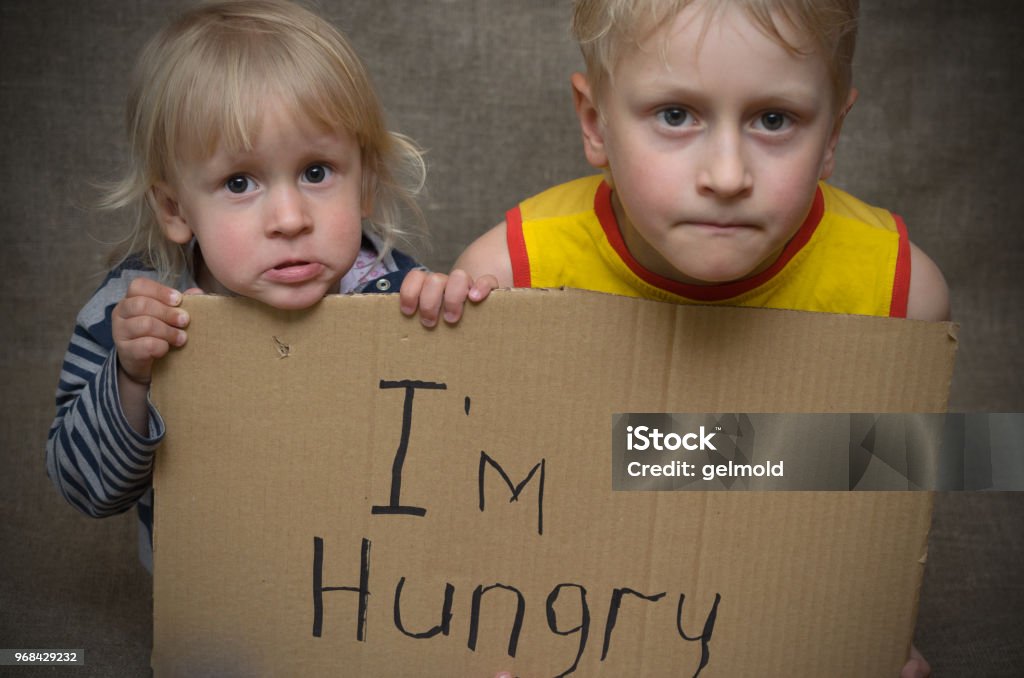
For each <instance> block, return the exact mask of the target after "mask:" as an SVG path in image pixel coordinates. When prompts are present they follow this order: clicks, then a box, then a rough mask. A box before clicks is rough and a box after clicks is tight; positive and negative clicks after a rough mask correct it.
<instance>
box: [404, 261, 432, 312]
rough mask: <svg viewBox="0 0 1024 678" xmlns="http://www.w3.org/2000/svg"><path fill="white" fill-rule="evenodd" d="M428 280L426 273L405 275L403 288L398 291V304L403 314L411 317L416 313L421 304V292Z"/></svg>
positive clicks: (411, 272) (413, 272) (418, 271)
mask: <svg viewBox="0 0 1024 678" xmlns="http://www.w3.org/2000/svg"><path fill="white" fill-rule="evenodd" d="M426 278H427V272H426V271H420V270H415V271H409V272H408V273H406V274H405V280H403V281H402V288H401V289H400V290H398V304H399V307H400V308H401V309H402V313H403V314H405V315H408V316H411V315H413V314H414V313H416V308H417V307H418V306H419V303H420V290H422V289H423V282H424V281H425V280H426Z"/></svg>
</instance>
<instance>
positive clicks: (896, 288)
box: [889, 214, 910, 318]
mask: <svg viewBox="0 0 1024 678" xmlns="http://www.w3.org/2000/svg"><path fill="white" fill-rule="evenodd" d="M892 217H893V219H895V220H896V231H897V232H898V233H899V235H900V241H899V243H900V244H899V249H898V250H897V251H896V273H895V274H894V275H893V279H892V301H891V302H890V304H889V317H890V318H906V317H907V302H908V301H909V300H910V237H909V236H908V235H907V225H906V224H905V223H903V217H901V216H899V215H897V214H893V215H892Z"/></svg>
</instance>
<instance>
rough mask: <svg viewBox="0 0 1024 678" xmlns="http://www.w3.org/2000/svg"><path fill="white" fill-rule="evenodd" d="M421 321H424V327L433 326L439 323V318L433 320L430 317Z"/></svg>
mask: <svg viewBox="0 0 1024 678" xmlns="http://www.w3.org/2000/svg"><path fill="white" fill-rule="evenodd" d="M420 322H422V323H423V326H424V327H433V326H434V325H436V324H437V320H431V319H430V318H422V319H421V320H420Z"/></svg>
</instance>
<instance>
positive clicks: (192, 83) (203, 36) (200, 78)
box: [46, 0, 478, 569]
mask: <svg viewBox="0 0 1024 678" xmlns="http://www.w3.org/2000/svg"><path fill="white" fill-rule="evenodd" d="M127 123H128V134H129V139H130V145H131V163H130V168H129V171H128V172H127V174H126V176H125V177H124V178H123V180H122V181H121V182H120V183H119V184H118V185H116V186H115V187H114V188H113V189H112V190H111V191H110V193H109V194H108V195H107V196H106V201H105V205H106V206H107V207H112V208H126V209H128V210H130V211H131V214H132V216H133V219H134V228H133V231H132V235H131V238H130V240H129V242H128V245H127V247H126V248H125V250H124V252H123V253H122V254H121V255H120V256H118V257H117V258H116V264H115V266H114V269H113V270H112V271H111V272H110V274H109V275H108V276H107V278H106V280H105V281H104V282H103V284H102V285H101V286H100V288H99V290H97V292H96V293H95V294H94V295H93V297H92V299H90V300H89V302H88V303H87V304H86V305H85V307H84V308H83V309H82V311H81V312H80V313H79V315H78V319H77V323H76V326H75V330H74V334H73V336H72V338H71V343H70V346H69V347H68V351H67V354H66V355H65V358H64V364H63V367H62V370H61V377H60V383H59V385H58V388H57V416H56V418H55V419H54V422H53V425H52V426H51V428H50V432H49V438H48V441H47V445H46V460H47V471H48V473H49V475H50V478H51V479H52V480H53V482H54V483H55V484H56V486H57V488H58V490H59V491H60V493H61V494H62V495H63V496H64V497H65V499H67V500H68V501H69V502H70V503H71V504H72V505H73V506H75V507H76V508H77V509H79V510H80V511H82V512H84V513H86V514H88V515H91V516H96V517H100V516H108V515H112V514H116V513H121V512H123V511H126V510H128V509H129V508H131V507H132V506H136V507H137V508H138V514H139V520H140V527H141V529H140V542H139V546H140V557H141V559H142V561H143V563H144V564H145V565H146V566H147V567H148V568H150V569H151V567H152V541H151V540H152V536H151V530H152V510H153V509H152V507H153V504H152V492H151V487H150V485H151V474H152V467H153V454H154V451H155V450H156V448H157V446H158V445H159V443H160V441H161V439H162V438H163V435H164V423H163V421H162V420H161V418H160V415H159V413H158V412H157V411H156V409H155V408H154V407H153V405H152V404H151V403H150V402H149V397H148V394H149V385H150V376H151V374H152V369H153V363H154V362H155V361H156V360H159V359H160V358H161V357H163V356H164V355H165V354H166V353H167V352H168V351H169V350H170V349H171V347H178V346H181V345H183V344H184V343H185V341H186V333H185V328H186V327H187V326H188V323H189V318H188V314H187V313H186V312H185V311H184V310H182V309H181V308H179V305H180V303H181V299H182V293H183V292H185V293H189V292H192V293H198V292H202V291H206V292H213V293H220V294H230V295H243V296H247V297H251V298H253V299H258V300H260V301H262V302H264V303H266V304H269V305H271V306H274V307H277V308H283V309H301V308H306V307H308V306H312V305H313V304H315V303H317V301H319V300H320V299H321V298H322V297H323V296H324V295H325V294H331V293H342V294H345V293H350V292H387V291H393V292H397V291H398V289H399V287H400V285H401V283H402V280H403V278H404V277H405V275H406V274H407V273H408V272H410V271H414V270H416V271H419V270H420V269H421V267H420V266H418V265H417V264H416V262H414V261H413V260H412V259H411V258H409V257H408V256H406V255H405V254H402V253H401V252H399V251H397V250H395V249H393V244H394V243H395V241H396V239H397V238H398V236H399V235H401V234H402V231H401V229H400V227H399V223H398V220H399V216H400V213H401V210H402V208H403V207H406V208H408V209H410V210H412V212H413V213H414V214H416V215H417V216H418V215H419V212H418V211H417V210H416V205H415V202H414V198H415V196H416V194H417V192H418V191H419V189H420V187H421V186H422V184H423V179H424V165H423V161H422V159H421V157H420V154H419V152H418V150H417V149H416V147H415V146H414V145H413V144H412V143H410V141H409V140H407V139H406V138H404V137H402V136H401V135H398V134H395V133H392V132H389V131H388V130H387V129H385V127H384V123H383V114H382V111H381V108H380V105H379V103H378V101H377V97H376V95H375V93H374V91H373V89H372V87H371V85H370V82H369V79H368V77H367V74H366V72H365V70H364V67H363V65H362V63H361V62H360V60H359V58H358V57H357V56H356V54H355V53H354V52H353V51H352V48H351V47H350V46H349V44H348V42H347V41H346V40H345V38H344V37H343V36H342V35H341V34H340V33H339V32H338V31H337V30H336V29H335V28H333V27H332V26H330V25H329V24H328V23H327V22H325V21H324V20H323V19H321V18H320V17H318V16H316V15H314V14H312V13H311V12H309V11H308V10H305V9H303V8H301V7H299V6H297V5H294V4H292V3H290V2H288V1H286V0H252V1H248V0H246V1H238V0H225V1H222V2H216V3H211V4H204V5H200V6H199V7H197V8H195V9H193V10H191V11H189V12H187V13H186V14H184V15H183V16H182V17H181V18H179V19H178V20H177V21H175V22H174V23H172V24H170V25H169V26H167V27H166V28H165V29H164V30H163V31H162V32H160V33H159V34H158V35H157V36H155V37H154V38H153V40H151V41H150V43H149V44H148V45H147V46H146V48H145V49H144V51H143V52H142V55H141V57H140V58H139V61H138V65H137V68H136V71H135V74H134V80H133V85H132V88H131V93H130V95H129V98H128V107H127ZM417 279H418V280H419V281H423V284H422V285H420V286H419V288H420V289H422V290H423V295H422V296H420V297H419V298H418V306H419V307H420V308H421V315H422V317H423V320H424V322H425V324H431V322H432V320H431V319H436V317H437V315H438V311H439V308H440V306H441V304H442V302H444V305H445V308H446V309H449V307H454V308H455V309H456V312H455V313H454V314H453V313H452V312H451V311H450V310H448V311H447V312H446V316H447V317H448V319H449V320H453V321H454V320H457V319H458V315H459V313H461V309H462V303H463V302H464V301H465V299H466V294H467V293H468V291H469V290H470V288H471V287H472V284H471V281H469V280H468V279H467V278H465V277H464V276H460V277H459V278H458V279H455V278H453V279H452V280H451V281H445V280H444V277H443V276H442V277H440V280H441V281H442V284H441V285H440V286H438V285H437V284H435V282H433V281H432V279H431V278H430V277H429V276H426V275H424V274H422V273H417ZM445 283H447V289H445ZM475 294H477V295H478V293H475Z"/></svg>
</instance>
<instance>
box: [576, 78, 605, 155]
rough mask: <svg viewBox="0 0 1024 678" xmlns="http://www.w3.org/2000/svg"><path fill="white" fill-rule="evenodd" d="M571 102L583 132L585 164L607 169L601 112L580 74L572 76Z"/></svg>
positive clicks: (588, 85)
mask: <svg viewBox="0 0 1024 678" xmlns="http://www.w3.org/2000/svg"><path fill="white" fill-rule="evenodd" d="M571 81H572V100H573V104H574V105H575V106H576V117H577V118H579V121H580V130H581V131H582V132H583V152H584V154H585V155H586V156H587V162H589V163H590V164H591V165H593V166H594V167H596V168H598V169H606V168H607V167H608V154H607V153H606V152H605V147H604V131H603V129H602V125H601V112H600V110H598V108H597V103H596V102H595V101H594V98H593V94H592V92H591V90H590V83H589V82H587V76H585V75H583V74H582V73H573V74H572V79H571Z"/></svg>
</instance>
